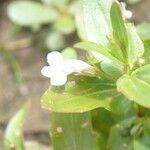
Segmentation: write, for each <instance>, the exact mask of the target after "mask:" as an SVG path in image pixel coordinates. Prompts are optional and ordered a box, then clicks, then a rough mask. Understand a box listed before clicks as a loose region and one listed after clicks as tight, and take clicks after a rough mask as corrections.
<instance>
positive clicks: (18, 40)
mask: <svg viewBox="0 0 150 150" xmlns="http://www.w3.org/2000/svg"><path fill="white" fill-rule="evenodd" d="M127 4H128V5H127V6H128V9H129V10H131V11H132V12H133V17H132V19H131V21H132V22H134V23H135V24H136V25H138V26H137V30H138V32H139V34H140V36H141V37H142V38H147V37H149V36H150V34H149V32H148V29H149V24H147V23H149V22H150V12H149V10H150V0H127ZM81 17H82V5H81V0H32V1H31V0H30V1H29V0H18V1H13V0H0V148H1V147H2V146H1V145H2V142H1V141H3V135H4V130H5V128H6V125H7V123H8V121H9V120H10V118H11V117H12V116H13V115H14V114H15V112H16V111H17V110H18V109H19V108H20V107H21V105H22V104H23V103H24V102H25V101H27V100H31V111H30V114H29V116H28V118H27V121H26V124H25V139H26V140H34V141H37V142H39V143H43V144H46V145H47V144H49V135H48V132H47V131H48V129H49V123H48V122H49V117H50V116H49V113H47V111H44V110H43V109H42V108H41V106H40V97H41V95H42V94H43V92H44V91H45V90H46V89H47V87H48V86H49V82H48V81H47V79H45V78H43V77H42V76H41V74H40V70H41V68H42V67H43V65H44V64H45V63H46V61H45V60H46V59H45V56H46V54H47V53H48V52H50V51H53V50H57V51H62V50H63V49H65V48H66V47H72V46H73V44H74V43H76V42H78V41H80V40H84V39H85V36H84V34H83V33H82V30H84V26H83V24H82V21H80V19H81ZM143 23H144V24H143ZM69 51H71V50H69ZM80 57H82V54H81V53H80Z"/></svg>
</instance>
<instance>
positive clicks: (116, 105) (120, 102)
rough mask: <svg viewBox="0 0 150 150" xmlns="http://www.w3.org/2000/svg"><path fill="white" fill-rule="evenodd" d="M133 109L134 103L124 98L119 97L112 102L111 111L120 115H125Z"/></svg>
mask: <svg viewBox="0 0 150 150" xmlns="http://www.w3.org/2000/svg"><path fill="white" fill-rule="evenodd" d="M131 109H132V103H131V102H130V101H129V100H128V99H127V98H126V97H125V96H124V95H121V94H119V95H117V96H116V97H114V98H113V99H112V100H111V103H110V111H111V112H113V113H115V114H118V115H125V114H127V113H128V112H129V111H130V110H131Z"/></svg>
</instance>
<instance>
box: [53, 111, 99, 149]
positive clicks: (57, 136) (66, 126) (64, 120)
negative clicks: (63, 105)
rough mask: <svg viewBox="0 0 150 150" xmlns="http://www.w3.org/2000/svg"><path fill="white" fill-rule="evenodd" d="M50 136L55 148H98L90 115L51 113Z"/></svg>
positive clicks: (88, 113)
mask: <svg viewBox="0 0 150 150" xmlns="http://www.w3.org/2000/svg"><path fill="white" fill-rule="evenodd" d="M51 138H52V144H53V148H54V149H55V150H98V149H99V148H98V145H97V143H96V138H95V135H94V134H93V129H92V124H91V115H90V112H87V113H74V114H71V113H69V114H67V113H54V112H53V113H52V114H51Z"/></svg>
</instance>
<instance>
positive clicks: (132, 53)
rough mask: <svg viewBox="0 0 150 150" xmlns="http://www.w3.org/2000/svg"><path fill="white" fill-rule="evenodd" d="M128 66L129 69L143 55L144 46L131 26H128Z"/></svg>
mask: <svg viewBox="0 0 150 150" xmlns="http://www.w3.org/2000/svg"><path fill="white" fill-rule="evenodd" d="M127 29H128V41H129V42H128V50H127V53H128V64H129V66H130V68H132V67H133V66H134V63H135V62H136V61H137V59H138V58H139V57H141V56H142V55H143V53H144V45H143V42H142V40H141V39H140V38H139V36H138V34H137V32H136V29H135V27H134V26H133V25H132V24H128V26H127Z"/></svg>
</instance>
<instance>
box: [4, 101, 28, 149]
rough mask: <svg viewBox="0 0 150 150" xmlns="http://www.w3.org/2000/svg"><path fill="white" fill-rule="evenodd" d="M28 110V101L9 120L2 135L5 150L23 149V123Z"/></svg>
mask: <svg viewBox="0 0 150 150" xmlns="http://www.w3.org/2000/svg"><path fill="white" fill-rule="evenodd" d="M28 111H29V102H28V103H26V104H25V105H24V106H23V107H22V108H21V109H20V110H19V111H18V112H17V114H16V115H15V116H14V117H13V118H12V119H11V120H10V122H9V124H8V126H7V128H6V131H5V136H4V149H5V150H12V149H16V150H24V139H23V124H24V122H25V118H26V116H27V113H28Z"/></svg>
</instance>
